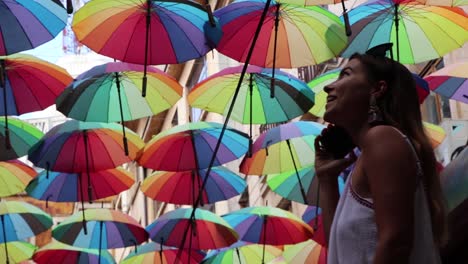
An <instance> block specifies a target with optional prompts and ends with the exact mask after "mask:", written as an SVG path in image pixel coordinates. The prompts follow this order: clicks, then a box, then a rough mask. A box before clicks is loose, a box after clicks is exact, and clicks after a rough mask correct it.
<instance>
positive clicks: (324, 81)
mask: <svg viewBox="0 0 468 264" xmlns="http://www.w3.org/2000/svg"><path fill="white" fill-rule="evenodd" d="M340 72H341V69H333V70H331V71H327V72H325V73H323V74H321V75H319V76H317V77H315V78H314V79H313V80H311V81H310V82H309V83H308V84H307V85H308V86H309V87H310V89H312V91H313V92H314V93H315V105H314V106H313V107H312V108H311V109H310V110H309V113H311V114H313V115H315V116H317V117H323V114H324V113H325V105H326V104H327V93H326V92H325V91H324V88H325V87H326V86H327V85H329V84H330V83H333V82H334V81H336V80H337V79H338V76H339V75H340ZM413 78H414V81H415V82H416V90H417V92H418V99H419V103H420V104H422V103H423V102H424V99H426V97H427V96H428V95H429V91H430V90H429V84H428V83H427V82H426V81H425V80H424V79H423V78H421V77H419V75H417V74H416V73H413Z"/></svg>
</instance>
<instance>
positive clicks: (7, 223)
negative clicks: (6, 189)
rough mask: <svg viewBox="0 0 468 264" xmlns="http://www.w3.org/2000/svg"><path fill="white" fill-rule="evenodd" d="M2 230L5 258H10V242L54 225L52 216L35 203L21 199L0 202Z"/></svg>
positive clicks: (0, 237)
mask: <svg viewBox="0 0 468 264" xmlns="http://www.w3.org/2000/svg"><path fill="white" fill-rule="evenodd" d="M0 222H1V228H2V232H1V235H0V243H5V244H4V250H5V258H6V259H7V260H9V259H10V254H9V252H8V250H9V243H7V242H12V241H19V240H23V239H26V238H29V237H32V236H35V235H37V234H40V233H42V232H44V231H46V230H47V229H49V228H50V227H51V226H52V218H51V217H50V215H48V214H46V213H45V212H44V211H42V210H41V209H39V208H37V207H36V206H34V205H31V204H28V203H25V202H19V201H2V202H0Z"/></svg>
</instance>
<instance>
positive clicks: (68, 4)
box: [67, 0, 73, 15]
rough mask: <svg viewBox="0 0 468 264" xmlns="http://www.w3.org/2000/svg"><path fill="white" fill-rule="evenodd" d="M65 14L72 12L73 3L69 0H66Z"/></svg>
mask: <svg viewBox="0 0 468 264" xmlns="http://www.w3.org/2000/svg"><path fill="white" fill-rule="evenodd" d="M67 14H69V15H71V14H73V3H72V1H71V0H67Z"/></svg>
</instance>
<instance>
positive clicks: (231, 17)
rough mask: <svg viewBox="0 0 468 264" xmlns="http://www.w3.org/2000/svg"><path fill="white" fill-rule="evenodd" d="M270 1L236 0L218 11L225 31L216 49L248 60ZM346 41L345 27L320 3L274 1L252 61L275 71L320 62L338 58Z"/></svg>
mask: <svg viewBox="0 0 468 264" xmlns="http://www.w3.org/2000/svg"><path fill="white" fill-rule="evenodd" d="M266 3H267V1H266V0H248V1H235V2H233V3H231V4H229V5H227V6H226V7H223V8H220V9H218V10H216V11H215V12H214V14H215V16H217V17H218V18H219V22H220V25H221V28H222V30H223V36H222V37H221V40H220V41H219V44H218V46H217V47H216V49H217V50H219V52H221V53H222V54H224V55H226V56H228V57H230V58H233V59H235V60H237V61H240V62H245V60H246V58H247V54H248V49H249V48H250V46H251V44H252V39H253V37H254V35H255V31H256V28H257V26H258V25H259V22H260V18H261V14H262V12H263V9H264V8H265V5H266ZM346 43H347V39H346V35H345V30H344V26H343V24H342V23H341V21H340V19H339V18H338V17H337V16H336V15H334V14H333V13H331V12H329V11H327V10H325V9H323V8H321V7H319V6H305V7H304V6H297V5H292V4H286V3H283V2H281V1H279V2H272V4H271V6H269V7H268V11H267V14H266V18H265V20H264V21H263V24H261V31H260V35H259V37H258V40H257V42H256V43H254V45H255V47H254V50H253V56H252V58H251V60H250V62H249V63H250V64H253V65H257V66H261V67H266V68H273V70H274V69H275V68H276V67H278V68H297V67H301V66H306V65H313V64H318V63H321V62H324V61H327V60H329V59H331V58H334V57H336V56H337V55H338V54H339V53H340V52H341V51H342V50H343V49H344V48H345V46H346ZM273 72H274V71H273ZM273 78H274V76H273Z"/></svg>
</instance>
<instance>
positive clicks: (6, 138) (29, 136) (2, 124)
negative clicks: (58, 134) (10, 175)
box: [0, 116, 44, 161]
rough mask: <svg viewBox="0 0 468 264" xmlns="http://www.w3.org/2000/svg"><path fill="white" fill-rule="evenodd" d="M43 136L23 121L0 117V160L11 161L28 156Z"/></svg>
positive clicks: (35, 128)
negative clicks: (29, 151)
mask: <svg viewBox="0 0 468 264" xmlns="http://www.w3.org/2000/svg"><path fill="white" fill-rule="evenodd" d="M43 135H44V134H42V132H41V131H40V130H39V129H37V127H35V126H33V125H31V124H29V123H27V122H25V121H22V120H20V119H16V118H7V117H6V116H3V118H2V117H0V160H1V161H4V160H12V159H16V158H19V157H21V156H24V155H26V154H28V150H29V149H30V148H31V147H32V146H33V145H34V144H36V143H37V142H38V141H39V139H40V138H41V137H42V136H43Z"/></svg>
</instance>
